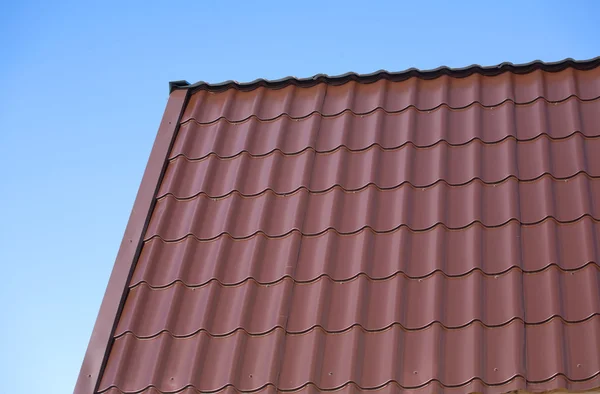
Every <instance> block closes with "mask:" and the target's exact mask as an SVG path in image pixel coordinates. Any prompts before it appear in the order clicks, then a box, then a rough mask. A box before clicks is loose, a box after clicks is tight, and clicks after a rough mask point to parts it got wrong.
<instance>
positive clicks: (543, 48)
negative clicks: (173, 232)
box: [0, 0, 600, 394]
mask: <svg viewBox="0 0 600 394" xmlns="http://www.w3.org/2000/svg"><path fill="white" fill-rule="evenodd" d="M57 3H59V4H57ZM83 3H91V2H84V1H72V2H71V1H62V2H52V1H50V2H49V1H43V2H42V1H40V2H31V1H27V0H21V1H13V2H4V3H3V5H0V168H1V169H2V174H3V176H2V178H3V179H2V181H1V182H0V203H1V210H0V264H1V268H2V270H1V271H0V272H1V278H2V281H1V283H0V312H1V314H0V393H7V394H8V393H11V394H21V393H23V394H25V393H27V394H29V393H45V394H55V393H56V394H64V393H70V392H72V390H73V386H74V383H75V380H76V378H77V375H78V373H79V368H80V365H81V361H82V359H83V355H84V353H85V350H86V347H87V343H88V340H89V337H90V334H91V331H92V327H93V325H94V322H95V319H96V314H97V312H98V308H99V306H100V302H101V300H102V296H103V294H104V290H105V287H106V284H107V281H108V277H109V274H110V271H111V269H112V265H113V262H114V258H115V256H116V253H117V249H118V247H119V244H120V241H121V237H122V234H123V231H124V229H125V225H126V222H127V219H128V217H129V213H130V210H131V207H132V204H133V200H134V198H135V195H136V193H137V188H138V186H139V182H140V180H141V177H142V173H143V170H144V168H145V165H146V161H147V159H148V155H149V153H150V148H151V146H152V143H153V141H154V137H155V134H156V130H157V127H158V124H159V122H160V119H161V117H162V113H163V110H164V106H165V104H166V102H167V95H168V88H167V83H168V81H170V80H177V79H187V80H188V81H190V82H196V81H198V80H207V81H210V82H220V81H222V80H227V79H235V80H238V81H249V80H253V79H255V78H259V77H263V78H271V79H272V78H280V77H284V76H288V75H294V76H298V77H306V76H310V75H312V74H316V73H327V74H339V73H344V72H346V71H356V72H361V73H367V72H372V71H375V70H378V69H382V68H383V69H388V70H390V71H399V70H403V69H406V68H409V67H418V68H422V69H428V68H434V67H437V66H440V65H448V66H452V67H461V66H466V65H470V64H472V63H479V64H482V65H493V64H496V63H501V62H503V61H510V62H515V63H518V62H528V61H531V60H534V59H541V60H544V61H556V60H560V59H563V58H566V57H573V58H576V59H587V58H591V57H595V56H598V55H600V39H599V37H600V23H599V22H598V15H600V9H599V8H600V3H598V2H595V1H592V0H590V1H580V2H567V1H544V2H541V1H540V2H534V1H512V2H511V1H496V2H483V1H477V2H472V3H471V4H467V3H465V2H462V1H461V2H459V1H454V2H450V1H448V2H441V3H436V2H434V1H425V2H417V1H406V2H404V1H390V2H377V1H370V2H355V3H353V2H351V1H343V2H341V1H338V2H328V3H329V4H328V5H322V4H321V2H319V1H314V2H310V1H303V2H294V3H291V2H289V3H288V2H275V1H273V2H260V1H244V2H239V3H235V2H226V1H222V2H219V1H210V2H209V1H189V2H187V3H184V2H176V1H168V2H166V1H165V2H163V3H165V4H166V3H170V4H172V5H169V6H166V5H158V3H153V2H149V1H145V2H138V3H137V4H134V2H115V3H112V4H111V2H109V1H104V2H95V4H94V5H90V4H88V5H83ZM120 3H130V4H129V5H127V6H125V7H124V6H122V5H120ZM203 3H204V4H206V5H201V4H203ZM283 3H287V4H283ZM323 3H325V2H323ZM492 3H496V5H491V4H492Z"/></svg>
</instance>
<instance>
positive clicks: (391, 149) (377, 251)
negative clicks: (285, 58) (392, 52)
mask: <svg viewBox="0 0 600 394" xmlns="http://www.w3.org/2000/svg"><path fill="white" fill-rule="evenodd" d="M599 64H600V58H596V59H592V60H589V61H581V62H577V61H573V60H570V59H568V60H565V61H562V62H557V63H551V64H550V63H543V62H539V61H538V62H533V63H529V64H526V65H512V64H502V65H499V66H495V67H480V66H471V67H468V68H465V69H449V68H439V69H436V70H432V71H418V70H414V69H411V70H408V71H405V72H401V73H389V72H384V71H382V72H377V73H374V74H370V75H357V74H345V75H342V76H338V77H329V76H323V75H319V76H316V77H313V78H308V79H296V78H285V79H283V80H279V81H265V80H257V81H254V82H251V83H248V84H240V83H237V82H231V81H229V82H224V83H222V84H214V85H213V84H208V83H205V82H200V83H197V84H194V85H189V84H187V83H185V82H181V81H180V82H174V83H171V85H170V90H171V93H170V98H169V102H168V104H167V108H166V110H165V114H164V116H163V120H162V122H161V125H160V128H159V132H158V135H157V138H156V141H155V144H154V147H153V150H152V153H151V156H150V159H149V162H148V167H147V169H146V172H145V174H144V178H143V180H142V184H141V186H140V191H139V193H138V197H137V199H136V202H135V205H134V208H133V210H132V215H131V218H130V220H129V223H128V226H127V229H126V231H125V236H124V238H123V242H122V244H121V248H120V250H119V253H118V256H117V260H116V262H115V268H114V270H113V274H112V275H111V278H110V281H109V284H108V287H107V292H106V295H105V298H104V301H103V303H102V306H101V309H100V312H99V317H98V320H97V322H96V326H95V328H94V332H93V334H92V337H91V340H90V345H89V347H88V350H87V353H86V356H85V359H84V363H83V366H82V369H81V374H80V376H79V379H78V381H77V385H76V388H75V393H76V394H90V393H95V392H101V393H109V394H117V393H119V394H121V393H144V394H158V393H186V394H191V393H198V392H202V393H209V392H210V393H213V392H215V393H216V392H219V393H220V392H261V393H262V392H265V393H266V392H269V393H270V392H275V391H278V392H281V391H284V392H288V391H289V392H302V393H309V392H310V393H313V392H322V391H342V392H344V393H346V392H348V393H349V392H356V391H359V392H362V391H374V390H376V391H378V392H384V393H386V394H387V393H392V392H394V393H396V392H423V393H425V392H427V393H430V392H436V393H438V392H452V393H469V392H485V393H502V392H507V391H511V390H528V391H544V390H555V389H568V390H588V389H593V388H597V387H599V386H600V351H599V350H600V316H599V315H600V267H599V266H598V262H599V261H600V260H599V258H598V257H599V251H598V249H599V246H600V227H599V226H600V222H599V220H600V203H599V202H600V67H598V65H599Z"/></svg>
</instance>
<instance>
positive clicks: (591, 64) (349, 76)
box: [169, 56, 600, 93]
mask: <svg viewBox="0 0 600 394" xmlns="http://www.w3.org/2000/svg"><path fill="white" fill-rule="evenodd" d="M599 65H600V56H597V57H594V58H592V59H587V60H575V59H572V58H566V59H563V60H559V61H556V62H544V61H542V60H533V61H531V62H529V63H518V64H513V63H510V62H503V63H500V64H496V65H492V66H481V65H479V64H472V65H470V66H466V67H458V68H452V67H448V66H440V67H437V68H434V69H429V70H420V69H418V68H414V67H411V68H408V69H406V70H403V71H394V72H391V71H387V70H383V69H382V70H378V71H374V72H372V73H368V74H360V73H356V72H352V71H350V72H347V73H344V74H339V75H333V76H330V75H327V74H316V75H313V76H311V77H307V78H298V77H294V76H288V77H284V78H280V79H273V80H269V79H264V78H258V79H255V80H254V81H251V82H238V81H233V80H227V81H223V82H218V83H210V82H206V81H199V82H196V83H194V84H190V83H189V82H188V81H185V80H177V81H171V82H169V93H172V92H173V91H174V90H179V89H191V90H200V89H204V90H226V89H229V88H235V89H238V90H253V89H256V88H258V87H260V86H264V87H267V88H272V89H280V88H283V87H286V86H288V85H296V86H300V87H308V86H313V85H316V84H317V83H321V82H325V83H329V84H336V85H342V84H345V83H347V82H349V81H359V82H362V83H372V82H376V81H378V80H380V79H389V80H393V81H402V80H405V79H409V78H412V77H417V78H422V79H434V78H438V77H440V76H442V75H449V76H452V77H456V78H464V77H468V76H469V75H472V74H476V73H479V74H482V75H487V76H492V75H498V74H501V73H504V72H508V71H510V72H513V73H516V74H527V73H530V72H532V71H535V70H538V69H541V70H544V71H549V72H557V71H562V70H564V69H566V68H568V67H573V68H576V69H578V70H587V69H592V68H595V67H597V66H599Z"/></svg>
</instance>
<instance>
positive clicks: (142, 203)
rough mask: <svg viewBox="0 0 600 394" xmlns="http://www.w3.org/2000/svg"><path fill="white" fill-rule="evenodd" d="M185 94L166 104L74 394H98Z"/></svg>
mask: <svg viewBox="0 0 600 394" xmlns="http://www.w3.org/2000/svg"><path fill="white" fill-rule="evenodd" d="M187 93H188V91H186V90H180V91H175V92H173V93H172V94H171V95H170V97H169V101H168V102H167V106H166V108H165V112H164V115H163V118H162V121H161V123H160V127H159V129H158V133H157V135H156V139H155V141H154V146H153V147H152V151H151V153H150V158H149V160H148V164H147V165H146V170H145V172H144V176H143V178H142V183H141V184H140V188H139V190H138V194H137V197H136V199H135V203H134V204H133V209H132V211H131V215H130V216H129V222H128V223H127V227H126V229H125V234H124V235H123V240H122V241H121V246H120V248H119V252H118V254H117V258H116V260H115V264H114V267H113V271H112V273H111V275H110V279H109V281H108V286H107V288H106V292H105V293H104V299H103V300H102V304H101V306H100V311H99V312H98V317H97V319H96V323H95V325H94V330H93V331H92V336H91V338H90V342H89V344H88V348H87V351H86V353H85V357H84V359H83V364H82V366H81V371H80V372H79V377H78V378H77V383H76V384H75V390H74V394H93V393H95V392H96V391H97V390H98V386H99V384H100V380H101V377H102V373H103V371H104V367H105V364H106V361H107V359H108V355H109V353H110V349H111V347H112V343H113V341H114V339H113V335H114V332H115V329H116V326H117V322H118V319H119V316H120V314H121V310H122V308H123V304H124V302H125V298H126V296H127V292H128V285H129V281H130V278H131V275H132V273H133V269H134V268H135V264H136V262H137V259H138V256H139V254H140V251H141V248H142V244H143V238H144V234H145V232H146V228H147V226H148V222H149V220H150V215H151V213H152V210H153V209H154V205H155V203H156V193H157V191H158V186H159V185H160V181H161V179H162V177H163V175H164V171H165V169H166V165H167V162H168V160H167V158H168V155H169V151H170V150H171V146H172V144H173V141H174V139H175V135H176V132H177V128H178V125H179V121H180V119H181V116H182V114H183V109H184V108H185V104H186V102H187V97H188V94H187Z"/></svg>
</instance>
